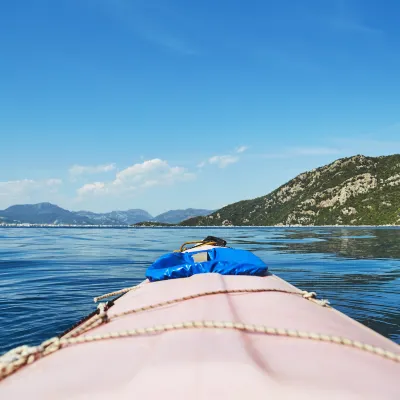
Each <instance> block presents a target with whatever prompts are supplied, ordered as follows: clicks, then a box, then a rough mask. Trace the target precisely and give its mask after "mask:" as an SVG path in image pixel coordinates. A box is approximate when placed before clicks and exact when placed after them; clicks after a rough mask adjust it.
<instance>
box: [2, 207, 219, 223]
mask: <svg viewBox="0 0 400 400" xmlns="http://www.w3.org/2000/svg"><path fill="white" fill-rule="evenodd" d="M211 212H212V211H210V210H203V209H200V210H196V209H187V210H171V211H167V212H166V213H162V214H160V215H159V216H157V217H153V216H152V215H151V214H150V213H148V212H147V211H145V210H142V209H129V210H126V211H111V212H108V213H95V212H92V211H69V210H66V209H64V208H61V207H59V206H57V205H55V204H52V203H48V202H44V203H37V204H17V205H13V206H10V207H8V208H7V209H5V210H2V211H1V210H0V223H29V224H52V225H126V226H129V225H134V224H136V223H138V222H144V221H155V222H165V223H168V221H167V220H168V219H169V220H172V219H173V222H172V223H179V222H181V221H183V220H185V219H187V218H190V217H193V216H199V215H208V214H211ZM157 218H160V219H162V220H160V221H158V220H157Z"/></svg>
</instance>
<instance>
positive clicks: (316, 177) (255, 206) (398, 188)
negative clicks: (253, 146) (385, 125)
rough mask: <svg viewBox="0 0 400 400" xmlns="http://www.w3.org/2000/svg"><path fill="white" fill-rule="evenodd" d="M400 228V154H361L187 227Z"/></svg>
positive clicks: (339, 161)
mask: <svg viewBox="0 0 400 400" xmlns="http://www.w3.org/2000/svg"><path fill="white" fill-rule="evenodd" d="M336 224H338V225H384V224H400V154H395V155H392V156H384V157H365V156H362V155H357V156H354V157H350V158H342V159H339V160H336V161H335V162H333V163H331V164H329V165H325V166H323V167H320V168H317V169H313V170H312V171H309V172H305V173H302V174H300V175H298V176H297V177H296V178H294V179H292V180H291V181H289V182H288V183H286V184H284V185H282V186H281V187H279V188H278V189H276V190H274V191H273V192H271V193H270V194H268V195H266V196H263V197H259V198H256V199H253V200H245V201H240V202H238V203H234V204H230V205H228V206H226V207H224V208H222V209H220V210H218V211H216V212H214V213H213V214H211V215H209V216H206V217H197V218H192V219H189V220H187V221H184V222H182V223H181V225H185V226H207V225H214V226H224V225H226V226H229V225H256V226H257V225H336Z"/></svg>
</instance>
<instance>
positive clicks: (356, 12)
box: [328, 0, 384, 36]
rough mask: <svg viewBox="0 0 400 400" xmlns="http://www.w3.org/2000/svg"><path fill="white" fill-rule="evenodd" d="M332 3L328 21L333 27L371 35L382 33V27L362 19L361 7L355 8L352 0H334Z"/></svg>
mask: <svg viewBox="0 0 400 400" xmlns="http://www.w3.org/2000/svg"><path fill="white" fill-rule="evenodd" d="M332 4H333V6H334V12H333V13H332V14H331V15H330V16H329V19H328V21H329V25H330V26H331V27H332V28H333V29H336V30H338V31H343V32H349V33H355V34H361V35H372V36H377V35H378V36H381V35H382V34H383V33H384V31H383V29H381V28H378V27H376V26H372V25H370V24H368V23H367V22H366V21H365V20H364V16H363V8H357V7H356V4H355V3H354V1H349V0H336V1H334V2H333V3H332ZM360 4H361V3H360Z"/></svg>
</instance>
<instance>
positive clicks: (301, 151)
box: [263, 147, 343, 158]
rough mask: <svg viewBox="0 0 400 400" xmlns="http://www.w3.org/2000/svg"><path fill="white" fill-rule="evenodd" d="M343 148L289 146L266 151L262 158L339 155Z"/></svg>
mask: <svg viewBox="0 0 400 400" xmlns="http://www.w3.org/2000/svg"><path fill="white" fill-rule="evenodd" d="M342 153H343V150H341V149H339V148H335V147H290V148H284V149H282V150H281V151H277V152H274V153H267V154H264V155H263V158H292V157H309V156H325V155H340V154H342Z"/></svg>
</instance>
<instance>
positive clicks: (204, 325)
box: [0, 284, 400, 380]
mask: <svg viewBox="0 0 400 400" xmlns="http://www.w3.org/2000/svg"><path fill="white" fill-rule="evenodd" d="M140 285H141V284H139V285H137V286H133V287H131V288H125V289H122V290H120V291H117V292H112V293H108V294H106V295H103V296H99V297H98V298H97V299H100V298H105V297H110V296H114V295H117V294H121V293H126V292H128V291H131V290H136V289H138V288H139V287H140ZM260 292H276V293H287V294H293V295H298V296H302V297H303V298H304V299H307V300H310V301H313V302H315V303H316V304H318V305H320V306H325V307H326V306H328V303H329V302H328V301H327V300H318V299H316V293H315V292H307V291H289V290H284V289H267V288H261V289H221V290H214V291H206V292H201V293H196V294H192V295H187V296H183V297H180V298H176V299H172V300H166V301H163V302H159V303H156V304H150V305H148V306H143V307H139V308H134V309H131V310H128V311H124V312H121V313H118V314H114V315H108V314H107V303H100V304H99V306H98V308H99V314H97V315H94V316H93V317H92V318H90V319H89V320H87V321H85V322H84V323H82V324H81V325H80V326H78V327H76V328H75V329H73V330H72V331H70V332H68V333H67V334H65V335H64V336H63V337H62V338H58V337H55V338H52V339H49V340H46V341H45V342H43V343H42V344H41V345H39V346H33V347H30V346H20V347H17V348H15V349H13V350H10V351H9V352H7V353H5V354H4V355H3V356H1V357H0V380H2V379H4V378H5V377H7V376H9V375H11V374H12V373H14V372H15V371H17V370H18V369H19V368H21V367H22V366H24V365H28V364H31V363H32V362H34V361H35V360H38V359H40V358H42V357H45V356H47V355H49V354H51V353H54V352H55V351H57V350H60V349H62V348H64V347H67V346H70V345H74V344H81V343H89V342H93V341H100V340H108V339H118V338H124V337H135V336H143V335H150V334H155V333H162V332H168V331H174V330H182V329H231V330H239V331H244V332H248V333H259V334H265V335H273V336H283V337H291V338H299V339H309V340H316V341H321V342H327V343H335V344H339V345H344V346H348V347H352V348H356V349H359V350H363V351H366V352H369V353H371V354H375V355H378V356H381V357H384V358H386V359H389V360H392V361H395V362H400V355H399V354H395V353H393V352H390V351H387V350H385V349H382V348H379V347H376V346H372V345H369V344H365V343H361V342H358V341H354V340H351V339H347V338H343V337H340V336H332V335H326V334H319V333H314V332H303V331H297V330H292V329H284V328H272V327H267V326H265V325H254V324H243V323H240V322H229V321H228V322H225V321H187V322H182V323H175V324H165V325H155V326H151V327H147V328H137V329H132V330H126V331H120V332H109V333H104V334H101V335H87V336H78V335H82V334H83V333H85V332H87V331H89V330H92V329H94V328H96V327H98V326H100V325H102V324H104V323H107V322H109V321H112V320H114V319H117V318H119V317H123V316H126V315H129V314H134V313H138V312H144V311H148V310H151V309H154V308H158V307H163V306H166V305H171V304H175V303H178V302H181V301H185V300H191V299H195V298H198V297H202V296H210V295H218V294H240V293H260Z"/></svg>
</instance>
